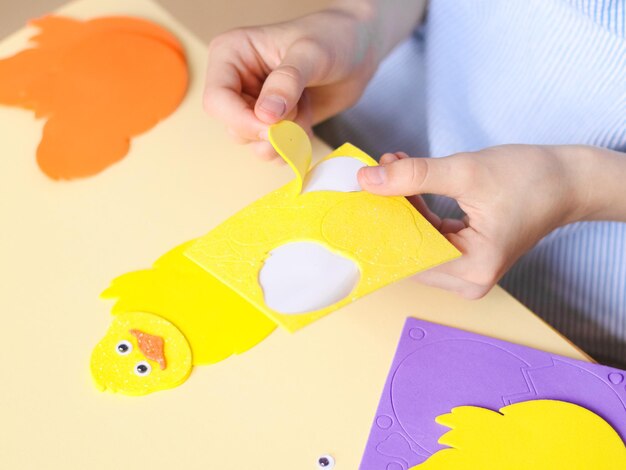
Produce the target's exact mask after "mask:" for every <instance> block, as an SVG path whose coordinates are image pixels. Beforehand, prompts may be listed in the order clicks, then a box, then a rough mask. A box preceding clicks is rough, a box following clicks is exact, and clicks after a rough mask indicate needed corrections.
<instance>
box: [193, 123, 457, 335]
mask: <svg viewBox="0 0 626 470" xmlns="http://www.w3.org/2000/svg"><path fill="white" fill-rule="evenodd" d="M294 126H295V124H293V123H289V122H286V123H281V124H278V125H276V129H277V130H278V133H279V134H280V135H277V136H274V139H273V143H275V145H277V147H278V148H282V152H281V153H283V154H284V155H283V157H284V158H285V159H286V160H287V161H290V162H292V163H290V165H291V166H292V167H294V168H298V169H299V170H298V172H297V173H298V176H297V177H296V179H294V180H293V181H292V182H291V183H289V184H287V185H285V186H283V187H282V188H280V189H278V190H276V191H274V192H272V193H270V194H268V195H267V196H265V197H263V198H261V199H259V200H258V201H256V202H255V203H253V204H251V205H249V206H248V207H246V208H245V209H243V210H242V211H240V212H238V213H237V214H235V215H234V216H233V217H231V218H230V219H228V220H227V221H226V222H224V223H223V224H221V225H220V226H218V227H217V228H215V229H213V230H212V231H211V232H209V233H208V234H207V235H205V236H204V237H201V238H200V239H199V240H198V241H197V242H196V243H195V244H194V245H193V246H192V247H191V248H190V249H189V250H188V251H187V252H186V253H187V255H188V256H189V257H190V258H191V259H193V260H194V261H196V262H197V263H198V264H200V265H201V266H202V267H204V268H205V269H207V270H208V271H209V272H211V273H212V274H214V275H215V276H216V277H217V278H219V279H221V280H222V281H223V282H224V283H225V284H226V285H228V286H230V287H231V288H232V289H234V290H235V291H237V292H239V293H240V294H241V295H242V296H243V297H245V298H246V299H248V300H249V301H250V302H251V303H252V304H254V305H256V306H257V307H258V308H259V309H260V310H261V311H263V312H265V313H266V314H267V315H268V316H270V317H271V318H273V319H274V320H275V321H276V322H277V323H278V324H279V325H281V326H283V327H285V328H286V329H287V330H289V331H295V330H297V329H299V328H302V327H303V326H306V325H308V324H310V323H311V322H313V321H315V320H317V319H319V318H321V317H323V316H325V315H327V314H328V313H330V312H332V311H334V310H336V309H338V308H340V307H342V306H344V305H346V304H348V303H350V302H352V301H354V300H357V299H359V298H360V297H363V296H365V295H367V294H370V293H371V292H373V291H375V290H377V289H380V288H381V287H384V286H386V285H387V284H390V283H392V282H394V281H397V280H400V279H403V278H405V277H407V276H410V275H412V274H415V273H417V272H420V271H422V270H424V269H428V268H430V267H433V266H435V265H437V264H440V263H443V262H446V261H449V260H451V259H454V258H456V257H458V256H460V253H459V252H458V250H457V249H456V248H454V247H453V246H452V245H451V244H450V243H449V242H448V241H447V240H446V239H445V237H443V236H442V235H441V234H439V232H438V231H437V230H436V229H435V228H434V227H433V226H432V225H431V224H430V223H429V222H428V221H426V219H425V218H424V217H423V216H422V215H421V214H420V213H419V212H418V211H417V210H415V208H414V207H413V206H412V205H411V203H409V202H408V201H407V199H406V198H404V197H384V196H377V195H374V194H371V193H368V192H365V191H355V192H339V191H313V192H307V193H301V192H300V190H301V184H302V180H303V179H304V177H303V176H302V175H301V174H300V171H301V169H302V168H304V167H305V165H306V163H302V162H303V160H304V161H305V162H306V159H303V158H302V157H301V155H303V154H304V152H303V151H302V150H301V149H302V148H303V147H305V145H304V144H302V143H300V142H298V141H299V140H300V141H301V140H302V139H303V138H304V139H305V140H306V141H307V142H308V138H307V137H306V134H304V132H303V131H302V130H301V129H299V128H298V127H297V126H295V128H294ZM272 131H273V129H272V130H270V136H272ZM303 136H304V137H303ZM285 141H286V142H287V144H288V145H283V142H285ZM291 155H294V158H293V159H292V158H290V156H291ZM346 156H348V157H353V158H356V159H358V160H360V161H362V162H363V163H365V164H367V165H376V164H377V163H376V161H375V160H373V159H372V158H371V157H370V156H369V155H367V154H366V153H364V152H362V151H361V150H359V149H358V148H356V147H355V146H353V145H351V144H344V145H342V146H341V147H339V148H338V149H336V150H335V151H333V152H332V153H330V154H329V155H328V156H327V157H325V158H324V159H323V161H328V160H330V159H333V158H337V157H346ZM295 241H314V242H318V243H320V244H322V245H324V246H326V247H328V248H330V250H331V251H336V252H339V253H341V254H342V255H343V256H344V257H347V258H350V259H352V260H353V261H355V262H356V264H357V265H358V267H359V270H360V279H359V280H358V283H357V284H356V286H355V287H354V289H353V290H352V292H351V293H350V294H349V295H348V296H347V297H345V298H343V299H342V300H340V301H339V302H336V303H334V304H332V305H329V306H327V307H324V308H321V309H318V310H315V311H312V312H306V313H300V314H282V313H280V312H277V311H275V310H272V309H271V308H270V307H269V306H268V305H267V304H266V302H265V300H264V292H263V289H262V287H261V285H260V283H259V271H260V270H261V268H262V266H263V264H264V262H265V260H266V259H267V257H268V254H269V253H270V252H271V251H272V250H273V249H275V248H278V247H279V246H281V245H283V244H286V243H290V242H295Z"/></svg>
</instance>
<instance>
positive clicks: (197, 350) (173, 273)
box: [92, 240, 276, 394]
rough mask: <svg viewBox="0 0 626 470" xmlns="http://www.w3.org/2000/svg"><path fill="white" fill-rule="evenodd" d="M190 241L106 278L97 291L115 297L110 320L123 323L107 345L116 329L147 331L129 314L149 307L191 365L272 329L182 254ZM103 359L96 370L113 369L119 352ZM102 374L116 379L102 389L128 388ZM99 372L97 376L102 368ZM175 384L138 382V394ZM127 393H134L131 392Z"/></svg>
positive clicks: (234, 350) (238, 349) (237, 349)
mask: <svg viewBox="0 0 626 470" xmlns="http://www.w3.org/2000/svg"><path fill="white" fill-rule="evenodd" d="M193 242H194V241H193V240H192V241H190V242H187V243H184V244H182V245H180V246H178V247H176V248H174V249H173V250H171V251H170V252H168V253H166V254H165V255H163V256H162V257H161V258H159V259H158V260H157V261H156V262H155V263H154V266H153V267H152V268H151V269H146V270H142V271H135V272H130V273H127V274H124V275H122V276H120V277H118V278H117V279H115V280H114V281H113V282H112V283H111V286H110V287H109V288H108V289H106V290H105V291H104V292H103V293H102V297H104V298H111V299H116V303H115V305H114V306H113V309H112V313H113V315H114V319H113V323H114V325H116V324H118V323H120V322H124V324H125V327H124V329H123V330H120V329H119V328H113V327H112V328H111V329H110V330H109V332H107V336H106V338H105V340H103V341H106V342H107V344H108V345H111V344H113V343H115V342H116V341H117V340H119V339H120V338H121V336H120V333H123V334H124V335H125V336H124V337H125V338H126V337H130V336H131V335H130V334H127V333H128V331H127V330H130V329H138V330H141V331H144V332H147V333H150V331H151V330H150V329H147V330H145V329H143V328H142V326H145V325H139V324H134V323H133V321H132V320H133V318H136V317H134V316H133V315H134V313H135V312H149V313H151V314H152V318H153V319H155V320H154V321H157V320H156V319H161V320H163V321H166V322H168V323H171V324H172V326H173V328H174V329H175V331H177V332H179V334H180V335H181V336H182V337H183V338H184V339H185V342H186V343H187V344H188V345H189V348H190V349H191V352H192V363H193V365H202V364H212V363H215V362H218V361H221V360H223V359H226V358H227V357H229V356H231V355H233V354H240V353H242V352H245V351H247V350H248V349H250V348H252V347H253V346H255V345H256V344H258V343H259V342H260V341H262V340H263V339H265V338H266V337H267V336H268V335H269V334H270V333H271V332H272V331H274V329H275V328H276V324H275V323H274V322H273V321H272V320H270V319H269V318H267V316H266V315H264V314H263V313H261V312H260V311H259V310H258V309H256V308H255V307H254V306H252V305H251V304H250V303H249V302H247V301H246V300H244V299H243V298H242V297H241V296H240V295H238V294H237V293H236V292H234V291H233V290H232V289H229V288H228V287H226V286H225V285H224V284H223V283H221V282H220V281H218V280H217V279H215V277H213V276H211V275H210V274H209V273H207V272H206V271H205V270H204V269H202V268H200V267H199V266H198V265H197V264H195V263H193V262H192V261H191V260H189V258H187V257H186V256H184V252H185V250H187V249H188V248H189V247H190V246H191V245H192V244H193ZM175 331H174V330H170V333H169V334H166V336H165V337H164V339H165V341H166V344H167V341H168V340H169V339H171V338H170V336H171V335H172V334H174V333H175ZM174 336H176V335H175V334H174ZM99 347H100V346H99ZM107 347H108V346H107ZM109 349H110V351H113V349H111V348H109ZM107 358H108V359H109V360H110V361H111V362H110V363H102V364H100V366H99V370H107V369H110V370H113V369H115V368H116V367H117V364H118V363H119V360H120V357H119V356H117V355H109V356H107ZM123 360H126V358H125V357H124V358H123ZM166 360H167V363H168V368H169V367H170V365H171V366H172V367H175V366H176V365H177V364H176V361H175V359H173V358H171V357H168V356H167V354H166ZM92 370H93V369H92ZM104 373H105V375H106V374H108V376H111V374H112V376H113V377H115V375H116V374H117V375H118V378H117V379H115V380H113V381H111V380H110V381H111V383H113V382H115V385H113V386H109V387H107V388H108V389H110V390H114V391H118V392H121V393H128V390H127V389H126V388H124V387H121V386H119V385H117V383H118V382H123V381H122V380H120V379H121V378H123V374H122V375H120V373H119V372H106V371H105V372H104ZM152 373H154V371H153V372H152ZM99 374H100V375H102V374H103V372H99ZM95 377H96V374H94V378H95ZM184 378H186V376H185V377H184ZM184 378H183V380H184ZM96 382H98V380H97V379H96ZM143 382H148V381H145V380H144V381H143ZM143 382H142V383H143ZM179 384H180V381H174V380H172V381H169V382H167V385H168V386H167V387H166V386H165V385H164V382H163V383H160V384H158V386H157V384H156V383H154V381H153V385H154V386H153V387H152V389H150V387H145V386H144V388H143V389H142V390H143V393H149V392H151V391H157V390H162V389H164V388H170V387H174V386H176V385H179ZM128 394H136V393H132V391H131V393H128Z"/></svg>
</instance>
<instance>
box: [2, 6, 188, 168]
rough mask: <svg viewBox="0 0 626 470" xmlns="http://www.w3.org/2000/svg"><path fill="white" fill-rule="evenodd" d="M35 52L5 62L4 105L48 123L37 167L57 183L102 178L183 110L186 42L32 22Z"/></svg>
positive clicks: (134, 28) (130, 30)
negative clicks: (136, 142)
mask: <svg viewBox="0 0 626 470" xmlns="http://www.w3.org/2000/svg"><path fill="white" fill-rule="evenodd" d="M32 24H33V25H34V26H36V27H38V28H39V29H40V32H39V33H37V34H36V35H34V36H33V37H32V41H33V43H34V47H33V48H30V49H26V50H24V51H21V52H19V53H17V54H16V55H14V56H13V57H9V58H7V59H4V60H0V104H6V105H10V106H18V107H22V108H26V109H29V110H32V111H34V112H35V116H36V117H39V118H47V122H46V124H45V125H44V129H43V135H42V139H41V142H40V144H39V147H38V149H37V163H38V164H39V167H40V168H41V169H42V171H43V172H44V173H45V174H47V175H48V176H50V177H51V178H53V179H72V178H79V177H85V176H91V175H94V174H96V173H99V172H100V171H102V170H103V169H105V168H107V167H108V166H110V165H111V164H113V163H115V162H117V161H119V160H121V159H122V158H123V157H124V156H125V155H126V153H127V152H128V149H129V146H130V138H131V137H133V136H135V135H138V134H140V133H142V132H145V131H147V130H148V129H150V128H151V127H153V126H154V125H155V124H156V123H157V122H158V121H160V120H162V119H163V118H165V117H166V116H168V115H169V114H171V113H172V112H173V111H174V110H175V109H176V108H177V107H178V105H179V104H180V102H181V101H182V99H183V97H184V96H185V92H186V90H187V83H188V71H187V64H186V60H185V55H184V52H183V49H182V46H181V45H180V43H179V42H178V40H177V39H176V38H175V37H174V36H173V35H171V34H170V33H169V32H168V31H166V30H164V29H163V28H161V27H160V26H158V25H156V24H154V23H150V22H148V21H145V20H140V19H136V18H129V17H106V18H96V19H93V20H90V21H79V20H74V19H71V18H64V17H58V16H47V17H44V18H41V19H38V20H35V21H33V22H32Z"/></svg>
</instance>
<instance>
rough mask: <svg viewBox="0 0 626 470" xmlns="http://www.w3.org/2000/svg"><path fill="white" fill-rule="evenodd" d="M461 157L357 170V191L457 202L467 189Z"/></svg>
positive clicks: (399, 161)
mask: <svg viewBox="0 0 626 470" xmlns="http://www.w3.org/2000/svg"><path fill="white" fill-rule="evenodd" d="M461 160H463V158H462V157H459V156H451V157H443V158H403V159H401V160H396V161H393V162H391V163H388V164H385V165H381V166H368V167H364V168H361V169H360V170H359V173H358V179H359V184H360V185H361V187H362V188H363V189H364V190H366V191H368V192H370V193H373V194H380V195H382V196H413V195H415V194H424V193H428V194H439V195H443V196H448V197H452V198H458V197H459V195H461V194H462V193H464V192H465V190H466V189H467V188H468V185H469V181H468V178H467V172H466V169H467V165H465V164H464V163H465V162H461Z"/></svg>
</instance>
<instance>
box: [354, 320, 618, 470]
mask: <svg viewBox="0 0 626 470" xmlns="http://www.w3.org/2000/svg"><path fill="white" fill-rule="evenodd" d="M625 379H626V371H622V370H618V369H614V368H611V367H606V366H601V365H597V364H590V363H586V362H582V361H577V360H574V359H569V358H566V357H561V356H557V355H553V354H549V353H546V352H543V351H538V350H536V349H532V348H528V347H525V346H520V345H516V344H512V343H508V342H506V341H501V340H497V339H493V338H489V337H485V336H481V335H477V334H474V333H469V332H466V331H462V330H458V329H455V328H449V327H445V326H441V325H436V324H434V323H429V322H426V321H421V320H417V319H414V318H409V319H408V320H407V322H406V324H405V326H404V330H403V332H402V337H401V339H400V343H399V346H398V350H397V352H396V355H395V358H394V360H393V364H392V366H391V370H390V372H389V376H388V378H387V382H386V384H385V387H384V390H383V394H382V398H381V400H380V403H379V406H378V410H377V412H376V416H375V418H374V424H373V426H372V429H371V432H370V437H369V440H368V443H367V446H366V449H365V453H364V456H363V460H362V462H361V466H360V470H379V469H392V470H407V469H410V468H412V467H414V466H416V465H419V464H422V463H423V462H424V461H427V459H428V458H429V457H430V456H431V455H433V454H434V455H437V454H438V452H440V451H442V449H445V448H446V446H449V445H452V446H454V447H457V446H459V448H462V447H467V442H468V441H464V442H465V444H463V442H462V439H461V437H459V438H458V439H457V438H456V437H455V436H461V435H467V439H470V437H469V434H466V433H467V432H469V431H471V429H470V427H468V426H464V427H463V429H464V431H459V433H456V432H455V433H452V431H450V433H449V434H447V435H446V436H447V437H442V436H443V435H444V434H445V433H446V428H445V427H444V426H443V425H445V426H449V427H453V429H454V431H456V430H457V428H458V427H457V426H456V423H458V422H460V420H457V419H456V418H454V417H453V418H451V417H449V416H446V415H447V414H448V413H450V412H451V411H452V410H454V409H455V408H456V409H458V408H459V407H467V406H472V407H480V408H484V409H485V410H484V411H482V412H481V413H482V415H481V416H482V417H483V418H482V419H485V420H486V419H487V415H489V413H492V412H487V411H486V410H498V409H500V408H502V407H503V406H504V407H506V406H508V405H512V404H516V403H521V402H528V401H534V400H555V401H561V402H567V403H571V404H574V405H578V406H580V407H582V408H585V409H586V410H588V411H589V412H590V413H591V414H594V415H597V416H598V417H599V418H601V419H602V420H604V421H606V423H608V426H609V427H611V428H613V429H614V430H615V432H616V433H617V434H618V435H619V437H620V439H621V440H622V441H623V440H624V439H625V438H626V388H625V384H626V383H625V382H624V381H625ZM529 406H531V405H529ZM538 406H541V405H538ZM462 409H463V410H466V408H462ZM503 412H504V410H503ZM456 413H458V415H459V416H460V414H461V413H462V411H459V412H456ZM576 413H578V412H576ZM452 415H453V416H454V415H455V411H452ZM440 416H441V417H440ZM474 416H475V415H474ZM489 416H491V415H489ZM493 416H495V414H494V415H493ZM568 416H569V415H568ZM438 417H440V418H438ZM496 418H497V416H496ZM577 419H578V418H577ZM580 419H581V422H582V420H583V419H585V420H586V419H590V420H591V421H593V420H594V419H595V418H588V417H586V418H580ZM442 424H443V425H442ZM503 425H504V424H503ZM468 430H469V431H468ZM536 431H537V432H539V430H538V429H536ZM589 431H591V429H588V428H586V427H582V425H581V427H579V428H577V431H576V432H580V433H582V434H583V436H584V435H585V434H586V433H587V432H589ZM542 432H543V431H542ZM572 432H574V431H572ZM607 432H608V431H607ZM602 435H604V436H606V435H607V434H606V433H604V434H602ZM476 439H479V440H481V441H482V443H483V444H486V445H487V444H488V443H489V442H490V441H489V439H490V438H489V436H481V437H476ZM588 442H589V443H592V442H593V441H592V440H589V441H588ZM609 444H610V443H609V442H607V445H609ZM496 445H497V444H496ZM612 448H613V446H612V445H611V449H612ZM487 451H489V450H487ZM442 455H443V453H442ZM611 455H615V454H611ZM617 455H619V452H618V453H617ZM513 457H514V456H513V455H511V459H512V458H513ZM440 458H441V459H442V458H443V457H437V458H436V459H434V461H435V462H437V461H439V459H440ZM622 458H623V457H622ZM598 459H599V460H598V461H599V462H601V461H602V460H601V459H602V457H601V456H599V457H598ZM510 461H511V462H512V461H513V460H510ZM420 468H421V466H418V467H417V469H420ZM424 468H440V467H428V466H424ZM441 468H498V469H500V468H511V469H513V468H544V467H535V466H524V465H521V466H518V467H515V466H511V467H499V466H497V465H495V466H493V467H483V466H481V465H476V466H459V467H456V466H448V467H441ZM545 468H583V467H568V466H567V465H565V466H563V467H545ZM584 468H594V469H595V468H621V467H620V466H619V465H617V466H613V467H596V466H592V467H584Z"/></svg>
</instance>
